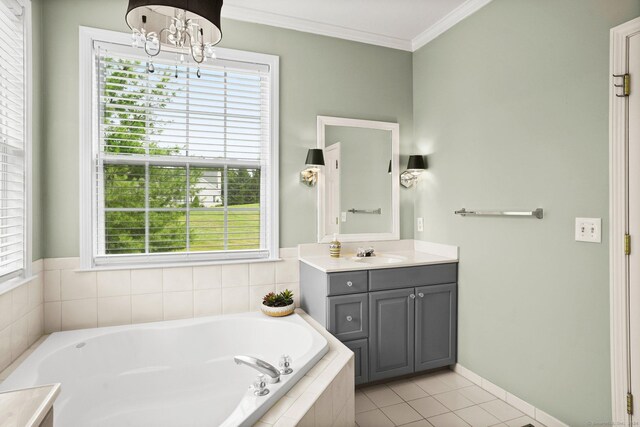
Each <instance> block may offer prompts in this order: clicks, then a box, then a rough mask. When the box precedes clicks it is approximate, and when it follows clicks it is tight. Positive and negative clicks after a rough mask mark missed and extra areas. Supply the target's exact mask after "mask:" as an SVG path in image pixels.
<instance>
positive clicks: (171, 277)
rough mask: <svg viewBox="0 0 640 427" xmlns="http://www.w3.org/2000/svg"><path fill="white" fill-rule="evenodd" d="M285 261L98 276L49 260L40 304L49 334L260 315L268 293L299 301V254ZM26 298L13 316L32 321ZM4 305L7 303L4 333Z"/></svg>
mask: <svg viewBox="0 0 640 427" xmlns="http://www.w3.org/2000/svg"><path fill="white" fill-rule="evenodd" d="M280 256H281V257H283V260H282V261H273V262H259V263H239V264H224V265H214V266H198V267H177V268H145V269H133V270H109V271H97V272H95V271H92V272H82V271H78V267H79V260H78V259H77V258H52V259H46V260H45V261H44V270H45V271H44V272H43V275H42V276H43V278H44V289H43V290H42V291H41V294H39V295H38V294H34V298H40V299H42V298H44V308H43V311H42V314H41V318H42V319H43V322H44V332H46V333H51V332H57V331H61V330H70V329H81V328H92V327H96V326H111V325H122V324H130V323H143V322H154V321H159V320H172V319H183V318H190V317H200V316H210V315H216V314H229V313H239V312H245V311H254V310H259V309H260V304H261V302H262V297H263V296H264V295H265V294H267V293H268V292H276V291H278V292H280V291H282V290H284V289H290V290H291V291H293V293H294V299H295V300H296V303H297V302H298V301H299V298H298V297H299V295H298V293H299V289H300V285H299V274H298V260H297V249H296V248H285V249H281V252H280ZM21 292H22V293H20V294H18V295H17V296H16V301H17V303H16V305H15V307H13V308H12V310H15V311H16V312H19V313H22V314H23V315H24V314H26V311H25V310H26V309H28V308H29V307H30V306H31V303H30V300H29V294H28V291H27V292H26V293H25V291H21ZM3 303H4V304H7V302H6V301H3V300H2V299H1V298H0V327H1V326H2V325H3V315H4V316H5V317H6V314H4V313H5V311H4V310H2V307H3ZM25 307H27V308H25ZM34 321H35V317H34ZM5 322H6V320H5Z"/></svg>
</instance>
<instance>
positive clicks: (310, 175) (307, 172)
mask: <svg viewBox="0 0 640 427" xmlns="http://www.w3.org/2000/svg"><path fill="white" fill-rule="evenodd" d="M304 163H305V164H306V165H307V168H306V169H303V170H302V171H300V182H301V183H303V184H304V185H306V186H308V187H313V186H315V185H316V183H317V182H318V172H319V171H320V166H324V154H322V149H320V148H310V149H309V151H308V152H307V160H306V161H305V162H304Z"/></svg>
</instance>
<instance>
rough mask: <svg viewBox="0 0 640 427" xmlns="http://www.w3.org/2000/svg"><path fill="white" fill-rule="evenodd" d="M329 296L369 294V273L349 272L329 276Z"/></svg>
mask: <svg viewBox="0 0 640 427" xmlns="http://www.w3.org/2000/svg"><path fill="white" fill-rule="evenodd" d="M328 281H329V289H328V290H329V296H331V295H345V294H357V293H359V292H367V272H366V271H347V272H345V273H331V274H329V279H328Z"/></svg>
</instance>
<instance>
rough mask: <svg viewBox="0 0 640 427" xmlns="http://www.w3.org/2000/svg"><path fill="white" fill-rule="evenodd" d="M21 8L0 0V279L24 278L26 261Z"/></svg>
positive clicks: (25, 13)
mask: <svg viewBox="0 0 640 427" xmlns="http://www.w3.org/2000/svg"><path fill="white" fill-rule="evenodd" d="M26 6H27V9H25V7H23V6H22V4H21V3H19V2H17V1H16V0H0V27H1V28H2V30H0V33H2V37H0V282H6V281H7V280H9V279H12V278H15V277H25V276H27V275H28V270H29V268H28V265H30V255H29V252H28V246H29V245H27V229H28V224H29V222H28V209H27V190H28V186H27V179H26V164H27V163H26V162H27V155H26V153H27V148H28V144H27V142H28V135H29V132H28V131H27V129H28V128H27V116H28V114H27V111H28V110H27V109H28V106H29V105H28V102H27V99H28V96H27V82H28V78H29V76H30V73H28V69H27V67H26V62H27V61H26V58H27V53H26V50H27V42H26V40H28V33H27V27H28V22H27V19H28V18H27V17H28V16H30V11H29V10H28V4H27V5H26ZM27 261H29V262H27Z"/></svg>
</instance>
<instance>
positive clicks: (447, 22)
mask: <svg viewBox="0 0 640 427" xmlns="http://www.w3.org/2000/svg"><path fill="white" fill-rule="evenodd" d="M490 1H491V0H225V2H224V5H223V6H222V16H223V17H226V18H231V19H237V20H240V21H248V22H255V23H259V24H266V25H272V26H276V27H282V28H289V29H293V30H298V31H304V32H308V33H315V34H321V35H326V36H331V37H338V38H343V39H347V40H354V41H359V42H363V43H369V44H375V45H380V46H386V47H392V48H396V49H402V50H408V51H415V50H416V49H418V48H420V47H421V46H424V45H425V44H427V43H428V42H430V41H431V40H433V39H434V38H436V37H438V36H439V35H440V34H442V33H443V32H445V31H446V30H448V29H449V28H451V27H452V26H454V25H455V24H457V23H458V22H460V21H461V20H463V19H464V18H466V17H467V16H469V15H471V14H472V13H474V12H476V11H477V10H478V9H480V8H481V7H483V6H484V5H486V4H487V3H489V2H490Z"/></svg>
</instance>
